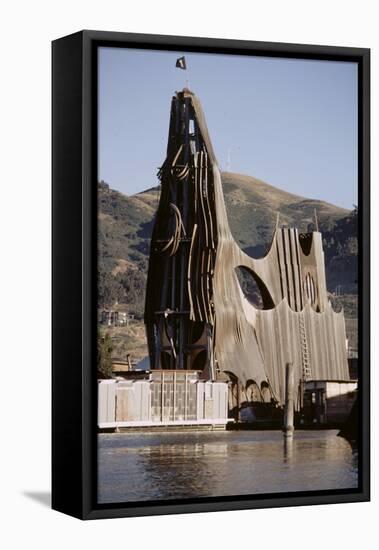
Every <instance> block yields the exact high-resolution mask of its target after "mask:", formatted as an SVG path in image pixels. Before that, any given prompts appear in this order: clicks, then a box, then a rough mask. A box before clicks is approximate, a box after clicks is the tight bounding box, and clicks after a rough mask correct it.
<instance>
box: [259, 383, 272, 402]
mask: <svg viewBox="0 0 379 550" xmlns="http://www.w3.org/2000/svg"><path fill="white" fill-rule="evenodd" d="M261 394H262V399H263V401H264V403H270V402H271V391H270V387H269V385H268V384H267V382H262V384H261Z"/></svg>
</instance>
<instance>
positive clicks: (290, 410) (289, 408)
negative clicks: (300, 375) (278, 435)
mask: <svg viewBox="0 0 379 550" xmlns="http://www.w3.org/2000/svg"><path fill="white" fill-rule="evenodd" d="M294 389H295V385H294V368H293V364H292V363H287V364H286V386H285V405H284V421H283V435H284V437H292V436H293V432H294V426H293V419H294V409H295V406H294V405H295V401H294Z"/></svg>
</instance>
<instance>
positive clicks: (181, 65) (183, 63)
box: [175, 55, 187, 71]
mask: <svg viewBox="0 0 379 550" xmlns="http://www.w3.org/2000/svg"><path fill="white" fill-rule="evenodd" d="M175 67H177V68H178V69H183V70H184V71H185V70H186V69H187V65H186V58H185V57H184V55H183V57H179V58H178V59H177V60H176V64H175Z"/></svg>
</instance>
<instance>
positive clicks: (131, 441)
mask: <svg viewBox="0 0 379 550" xmlns="http://www.w3.org/2000/svg"><path fill="white" fill-rule="evenodd" d="M336 434H337V432H336V431H333V430H327V431H297V432H296V433H295V435H294V437H293V438H284V437H283V436H282V433H281V432H280V431H277V432H275V431H262V432H258V431H257V432H256V431H248V432H221V433H217V432H195V433H194V432H191V433H189V432H188V433H179V432H178V433H150V434H146V433H133V434H103V435H100V436H99V468H98V489H99V491H98V498H99V502H103V503H104V502H123V501H141V500H154V499H169V498H191V497H199V496H223V495H239V494H256V493H272V492H283V491H285V492H288V491H304V490H319V489H336V488H353V487H356V486H357V453H356V451H354V449H352V448H351V447H350V445H349V443H348V442H347V441H346V440H344V439H342V438H340V437H337V436H336Z"/></svg>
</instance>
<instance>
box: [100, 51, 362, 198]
mask: <svg viewBox="0 0 379 550" xmlns="http://www.w3.org/2000/svg"><path fill="white" fill-rule="evenodd" d="M180 55H183V52H164V51H152V50H133V49H124V48H100V51H99V168H98V172H99V174H98V175H99V179H103V180H104V181H106V182H107V183H109V185H110V186H111V187H112V188H113V189H117V190H119V191H122V192H123V193H126V194H127V195H131V194H134V193H138V192H139V191H142V190H144V189H147V188H149V187H152V186H154V185H156V184H157V183H158V182H157V178H156V172H157V168H158V167H159V166H160V165H161V164H162V163H163V160H164V158H165V153H166V144H167V133H168V124H169V114H170V103H171V97H172V95H173V94H174V93H175V91H176V90H180V89H182V88H183V87H184V86H185V85H186V79H189V86H190V88H191V90H192V91H193V92H195V93H196V94H197V95H198V96H199V98H200V100H201V103H202V105H203V109H204V112H205V116H206V119H207V123H208V127H209V131H210V135H211V139H212V141H213V145H214V149H215V152H216V155H217V158H218V162H219V165H220V166H221V168H222V169H224V170H225V169H226V168H227V166H228V151H230V168H231V171H232V172H238V173H242V174H248V175H251V176H254V177H256V178H259V179H262V180H264V181H266V182H267V183H270V184H272V185H275V186H276V187H280V188H281V189H285V190H286V191H289V192H291V193H295V194H297V195H302V196H305V197H310V198H315V199H321V200H326V201H328V202H331V203H333V204H337V205H339V206H343V207H345V208H352V205H353V204H356V203H357V185H358V184H357V163H358V152H357V147H358V146H357V143H358V141H357V116H358V114H357V113H358V107H357V101H358V97H357V78H358V77H357V75H358V70H357V65H356V64H355V63H345V62H332V61H309V60H292V59H281V58H268V57H248V56H230V55H218V54H217V55H215V54H197V53H196V54H194V53H184V55H185V57H186V61H187V67H188V71H182V70H180V69H176V68H175V61H176V59H177V58H178V57H179V56H180Z"/></svg>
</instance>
